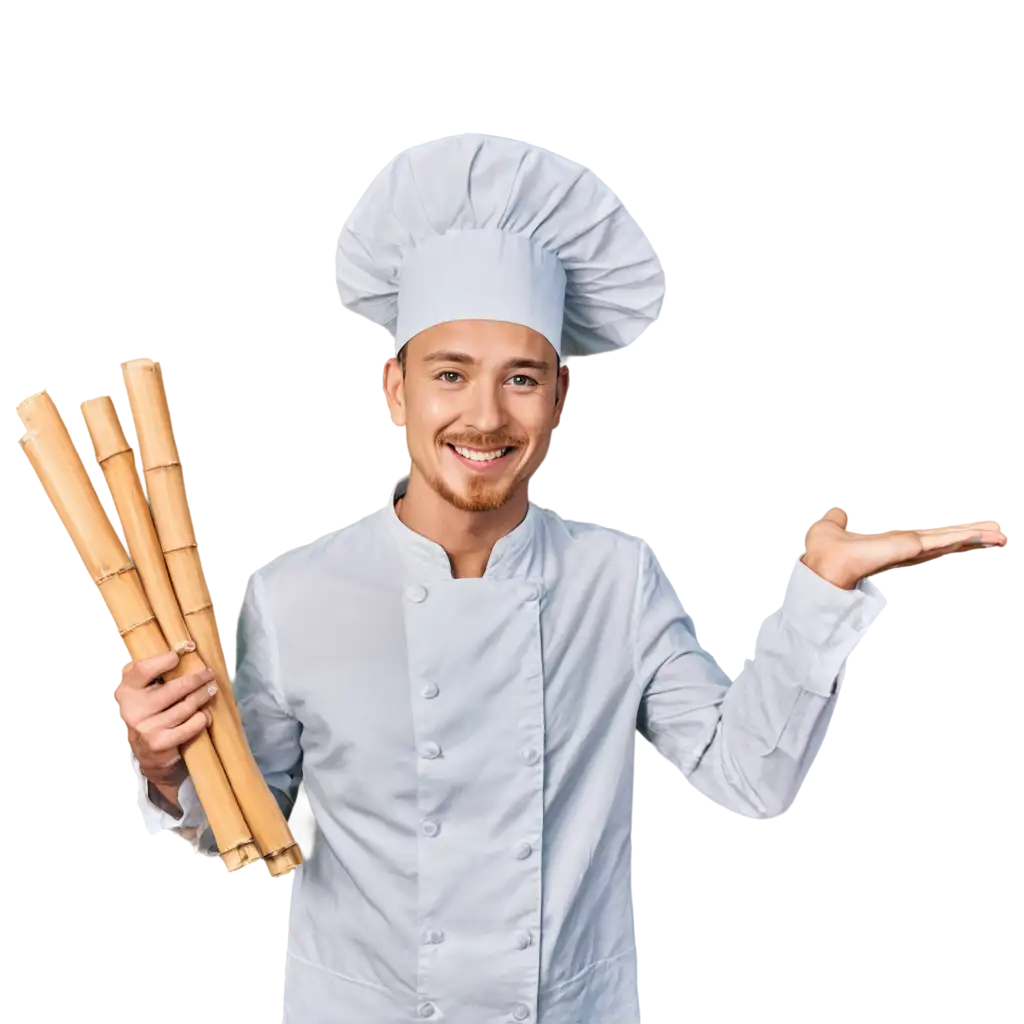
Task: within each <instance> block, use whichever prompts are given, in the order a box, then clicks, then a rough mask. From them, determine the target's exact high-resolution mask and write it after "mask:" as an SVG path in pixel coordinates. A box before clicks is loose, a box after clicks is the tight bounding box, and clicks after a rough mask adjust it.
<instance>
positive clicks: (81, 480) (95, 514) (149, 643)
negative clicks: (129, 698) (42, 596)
mask: <svg viewBox="0 0 1024 1024" xmlns="http://www.w3.org/2000/svg"><path fill="white" fill-rule="evenodd" d="M17 411H18V415H19V417H20V418H21V421H22V423H24V424H25V427H26V429H27V431H28V432H27V433H26V434H25V435H24V436H23V437H22V438H20V440H19V443H20V444H21V447H22V450H23V451H24V452H25V454H26V455H27V456H28V460H29V462H30V463H31V464H32V468H33V469H34V470H35V472H36V475H37V476H38V477H39V480H40V483H42V485H43V488H44V490H45V491H46V494H47V496H48V497H49V499H50V501H51V502H52V504H53V507H54V508H55V509H56V511H57V514H58V515H59V516H60V519H61V522H63V524H64V527H65V528H66V529H67V531H68V533H69V535H70V536H71V540H72V542H73V543H74V545H75V547H76V549H77V550H78V554H79V555H80V556H81V559H82V561H83V562H84V563H85V567H86V569H87V570H88V571H89V575H90V576H91V577H92V579H93V581H94V582H95V583H96V585H97V586H98V587H99V589H100V595H101V596H102V598H103V600H104V601H105V603H106V605H107V608H108V609H109V610H110V613H111V615H112V616H113V618H114V622H115V624H116V625H117V629H118V632H119V633H120V634H121V637H122V639H123V640H124V643H125V646H126V647H127V648H128V653H129V654H130V656H131V658H132V660H133V661H138V660H141V659H143V658H149V657H152V656H153V655H156V654H162V653H164V652H165V651H167V650H168V643H167V641H166V639H165V638H164V635H163V633H162V632H161V630H160V626H159V625H158V624H157V621H156V617H155V616H154V614H153V611H152V609H151V608H150V604H149V601H148V600H147V599H146V594H145V591H144V590H143V588H142V584H141V582H140V580H139V577H138V574H137V572H136V570H135V567H134V566H133V565H132V563H131V561H130V560H129V558H128V553H127V552H126V551H125V549H124V546H123V545H122V544H121V541H120V538H119V537H118V536H117V533H116V531H115V530H114V528H113V526H111V524H110V520H109V519H108V518H107V514H106V512H105V511H104V509H103V506H102V505H101V504H100V500H99V497H98V496H97V494H96V491H95V490H94V488H93V486H92V481H91V480H90V479H89V475H88V473H86V471H85V466H84V465H83V464H82V460H81V459H80V458H79V457H78V452H77V451H76V450H75V446H74V443H73V442H72V440H71V437H70V435H69V434H68V431H67V427H66V426H65V425H64V421H63V420H62V419H61V416H60V413H59V412H58V411H57V407H56V405H54V403H53V400H52V399H51V398H50V396H49V395H48V394H47V393H46V392H45V391H41V392H39V393H38V394H35V395H30V396H29V397H28V398H26V399H25V400H24V401H23V402H21V403H20V404H19V405H18V407H17ZM182 664H183V663H182V662H179V663H178V664H177V665H176V666H175V667H174V668H173V669H171V670H169V671H168V672H166V673H164V676H163V678H164V680H165V681H170V680H171V679H176V678H177V677H178V676H180V675H183V674H184V671H185V670H184V669H183V668H182ZM181 753H182V757H183V758H184V760H185V764H186V765H187V767H188V770H189V774H190V775H191V776H192V778H193V780H194V781H195V787H196V794H197V795H198V796H199V799H200V801H201V803H202V804H203V807H204V809H205V811H206V815H207V819H208V820H209V822H210V828H211V829H212V831H213V834H214V838H215V839H216V841H217V848H218V850H219V851H220V855H221V858H222V860H223V861H224V864H225V865H226V866H227V869H228V870H229V871H234V870H236V869H237V868H240V867H242V866H243V865H245V864H248V863H250V862H251V861H252V860H253V859H254V858H255V857H257V856H258V853H257V852H256V850H255V846H254V844H253V842H252V836H251V835H250V833H249V829H248V826H247V825H246V822H245V819H244V818H243V817H242V813H241V811H240V809H239V807H238V804H237V801H236V800H235V795H234V793H233V792H232V790H231V786H230V783H229V782H228V779H227V776H226V775H225V773H224V769H223V768H222V766H221V763H220V759H219V758H218V756H217V752H216V750H215V749H214V746H213V743H212V742H211V740H210V736H209V734H208V733H207V731H206V730H205V729H204V730H203V731H202V732H201V733H199V734H198V735H197V736H195V737H194V738H193V739H191V740H190V741H188V742H187V743H185V744H183V745H182V748H181Z"/></svg>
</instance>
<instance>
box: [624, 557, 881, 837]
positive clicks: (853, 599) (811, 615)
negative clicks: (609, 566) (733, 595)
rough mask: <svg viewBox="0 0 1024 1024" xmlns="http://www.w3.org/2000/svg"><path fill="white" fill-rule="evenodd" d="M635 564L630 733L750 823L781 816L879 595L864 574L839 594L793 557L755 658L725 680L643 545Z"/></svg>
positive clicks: (878, 609) (828, 717) (828, 716)
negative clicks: (636, 682)
mask: <svg viewBox="0 0 1024 1024" xmlns="http://www.w3.org/2000/svg"><path fill="white" fill-rule="evenodd" d="M639 563H640V564H639V568H638V573H637V590H636V604H635V614H636V620H635V636H636V648H635V666H636V671H637V673H639V678H640V679H641V680H642V681H643V690H642V696H641V698H640V703H639V707H638V710H637V729H638V731H639V732H640V733H641V734H642V735H643V736H644V737H645V738H646V739H647V740H649V741H650V742H651V743H652V744H653V745H654V746H655V748H656V749H657V750H659V751H660V752H661V753H662V754H663V755H664V756H665V757H667V758H668V759H669V760H670V761H672V762H673V763H674V764H675V765H676V766H677V767H678V768H679V769H680V770H681V771H682V772H683V774H684V775H685V776H686V777H687V779H688V780H689V781H690V782H691V783H692V784H693V785H694V786H695V787H696V788H697V789H698V790H700V792H702V793H703V794H704V795H705V796H708V797H710V798H711V799H712V800H714V801H715V802H716V803H718V804H721V805H722V806H723V807H726V808H728V809H729V810H732V811H736V812H737V813H739V814H744V815H747V816H748V817H752V818H770V817H774V816H775V815H778V814H781V813H782V812H783V811H785V810H786V809H787V808H788V807H789V806H790V804H791V803H792V802H793V800H794V798H795V797H796V794H797V791H798V790H799V788H800V786H801V784H802V783H803V780H804V777H805V776H806V774H807V771H808V769H809V768H810V766H811V763H812V762H813V760H814V758H815V756H816V754H817V752H818V749H819V748H820V746H821V742H822V740H823V739H824V737H825V731H826V729H827V728H828V724H829V721H830V720H831V718H832V712H833V711H834V710H835V704H836V701H837V699H838V697H839V690H840V689H841V687H842V683H843V678H844V676H845V674H846V659H847V657H848V656H849V654H850V652H851V651H852V650H853V648H854V647H856V646H857V643H858V641H859V640H860V638H861V637H862V636H863V635H864V631H865V630H866V629H867V628H868V626H869V625H870V624H871V623H872V622H873V621H874V619H875V618H876V616H877V615H878V614H879V612H881V610H882V609H883V608H884V607H885V604H886V599H885V597H883V595H882V593H881V591H879V590H878V588H877V587H876V586H875V585H874V584H873V583H872V582H871V580H870V579H868V578H867V577H865V578H864V579H862V580H860V581H859V582H858V583H857V586H856V587H855V588H854V589H853V590H844V589H842V588H841V587H837V586H835V585H834V584H832V583H830V582H829V581H828V580H826V579H824V578H823V577H821V576H819V575H818V574H817V573H816V572H814V570H812V569H810V568H809V567H808V566H806V565H805V564H804V563H803V562H802V561H800V560H799V559H797V562H796V564H795V565H794V566H793V570H792V573H791V575H790V578H789V583H788V585H787V587H786V592H785V597H784V599H783V602H782V607H781V608H780V609H779V610H778V611H776V612H774V613H773V614H772V615H770V616H769V617H768V618H767V619H765V621H764V622H763V623H762V625H761V629H760V631H759V632H758V635H757V642H756V646H755V650H754V658H753V660H746V661H745V662H744V665H743V670H742V671H741V672H740V674H739V675H738V676H737V677H736V679H735V680H732V681H730V679H729V677H728V676H727V675H726V674H725V672H723V671H722V669H721V668H720V667H719V666H718V664H717V663H716V662H715V660H714V658H713V657H712V656H711V655H710V654H708V653H707V652H706V651H705V650H704V649H703V648H702V647H701V646H700V644H699V643H698V642H697V636H696V632H695V630H694V625H693V621H692V620H691V619H690V617H689V615H687V613H686V611H685V610H684V609H683V606H682V604H681V603H680V601H679V598H678V597H677V596H676V593H675V591H674V590H673V588H672V585H671V583H669V581H668V579H667V577H666V576H665V574H664V572H663V570H662V568H661V566H660V564H659V563H658V560H657V558H656V557H655V556H654V553H653V552H652V551H651V549H650V548H649V546H648V545H647V544H646V543H644V542H642V541H641V545H640V559H639Z"/></svg>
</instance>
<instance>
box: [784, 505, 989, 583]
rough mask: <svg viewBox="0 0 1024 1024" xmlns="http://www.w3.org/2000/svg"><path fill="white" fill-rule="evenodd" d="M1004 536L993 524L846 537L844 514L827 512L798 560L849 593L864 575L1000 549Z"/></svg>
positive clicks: (857, 534)
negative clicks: (965, 553)
mask: <svg viewBox="0 0 1024 1024" xmlns="http://www.w3.org/2000/svg"><path fill="white" fill-rule="evenodd" d="M1004 544H1006V537H1005V535H1004V534H1003V533H1002V532H1001V531H1000V529H999V524H998V523H995V522H992V521H991V520H988V521H986V522H983V523H964V524H963V525H962V526H940V527H937V528H936V529H934V530H890V531H889V532H888V533H850V532H849V530H847V529H846V513H845V512H844V511H843V510H842V509H841V508H830V509H829V510H828V511H827V512H826V513H825V515H824V516H823V517H822V518H821V519H819V520H818V521H817V522H816V523H815V524H814V525H813V526H812V527H811V528H810V529H809V530H808V531H807V536H806V537H805V538H804V547H805V548H806V553H805V554H803V555H802V556H801V558H800V561H801V562H803V563H804V565H806V566H807V567H808V568H809V569H811V570H813V571H814V572H816V573H817V574H818V575H819V576H821V577H823V578H824V579H826V580H828V581H829V582H830V583H834V584H835V585H836V586H837V587H842V588H843V589H844V590H852V589H853V588H854V587H855V586H856V585H857V583H858V581H859V580H861V579H863V578H864V577H865V576H873V575H875V574H876V573H879V572H885V570H886V569H895V568H896V567H897V566H900V565H917V563H918V562H927V561H929V559H932V558H938V557H939V556H940V555H951V554H953V553H954V552H957V551H972V550H974V549H976V548H990V547H993V546H998V547H1002V546H1003V545H1004Z"/></svg>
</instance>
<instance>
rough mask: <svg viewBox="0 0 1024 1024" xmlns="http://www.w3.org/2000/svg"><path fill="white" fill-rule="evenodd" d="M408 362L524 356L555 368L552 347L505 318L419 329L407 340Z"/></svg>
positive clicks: (494, 360) (488, 360)
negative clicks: (458, 357) (418, 331)
mask: <svg viewBox="0 0 1024 1024" xmlns="http://www.w3.org/2000/svg"><path fill="white" fill-rule="evenodd" d="M404 348H405V357H406V359H407V360H408V361H410V362H417V361H419V362H434V361H436V360H437V359H439V358H442V357H443V358H447V359H451V358H452V357H454V356H461V357H462V358H461V359H456V360H454V361H460V362H475V363H481V364H488V363H505V362H507V361H508V360H509V359H515V358H524V359H533V360H540V361H544V362H547V363H549V364H550V365H551V368H552V369H554V366H555V350H554V347H553V346H552V345H551V343H550V342H549V341H548V340H547V338H545V337H544V335H543V334H539V333H538V332H537V331H535V330H533V328H531V327H526V326H524V325H523V324H515V323H509V322H507V321H505V320H449V321H446V322H444V323H440V324H434V325H433V326H432V327H428V328H427V329H426V330H423V331H420V333H419V334H416V335H414V336H413V337H412V338H410V339H409V341H408V342H406V344H405V346H404Z"/></svg>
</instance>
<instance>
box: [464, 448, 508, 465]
mask: <svg viewBox="0 0 1024 1024" xmlns="http://www.w3.org/2000/svg"><path fill="white" fill-rule="evenodd" d="M452 447H453V448H454V449H455V450H456V451H457V452H458V453H459V454H460V455H461V456H462V457H463V458H465V459H471V460H472V461H473V462H493V461H494V460H495V459H500V458H501V456H502V454H503V453H504V451H505V449H504V448H499V449H498V450H497V451H493V452H474V451H472V450H470V449H469V448H460V447H459V446H458V445H455V444H453V445H452Z"/></svg>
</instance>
